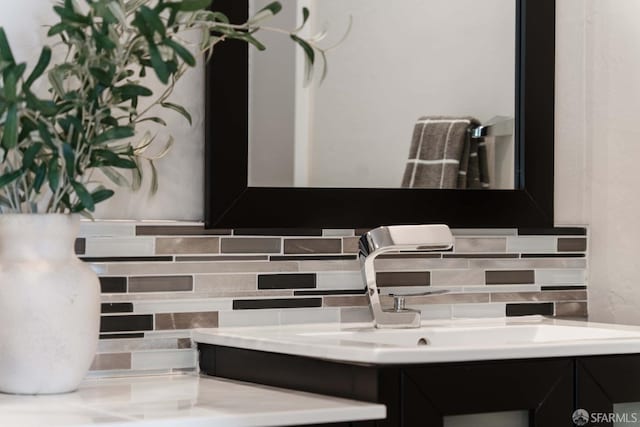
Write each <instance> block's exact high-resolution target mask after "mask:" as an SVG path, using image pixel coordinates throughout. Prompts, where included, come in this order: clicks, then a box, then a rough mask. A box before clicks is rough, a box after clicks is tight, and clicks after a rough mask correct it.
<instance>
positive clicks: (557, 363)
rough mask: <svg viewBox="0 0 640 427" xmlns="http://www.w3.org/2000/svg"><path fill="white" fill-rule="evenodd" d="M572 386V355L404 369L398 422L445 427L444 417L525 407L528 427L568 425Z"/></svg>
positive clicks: (561, 426)
mask: <svg viewBox="0 0 640 427" xmlns="http://www.w3.org/2000/svg"><path fill="white" fill-rule="evenodd" d="M573 385H574V373H573V361H572V360H571V359H546V360H535V359H534V360H524V361H519V360H515V361H496V362H479V363H464V364H462V363H461V364H446V365H422V366H420V367H406V368H403V369H402V372H401V390H402V393H401V394H402V398H401V419H400V423H399V424H398V425H401V426H403V427H413V426H420V427H443V426H444V425H445V417H447V416H455V415H463V414H483V413H491V412H507V411H527V413H528V420H529V426H530V427H570V426H573V422H572V419H571V414H572V413H573V403H574V402H573Z"/></svg>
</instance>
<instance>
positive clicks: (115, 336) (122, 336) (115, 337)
mask: <svg viewBox="0 0 640 427" xmlns="http://www.w3.org/2000/svg"><path fill="white" fill-rule="evenodd" d="M133 338H144V333H142V332H135V333H130V334H100V339H101V340H123V339H133Z"/></svg>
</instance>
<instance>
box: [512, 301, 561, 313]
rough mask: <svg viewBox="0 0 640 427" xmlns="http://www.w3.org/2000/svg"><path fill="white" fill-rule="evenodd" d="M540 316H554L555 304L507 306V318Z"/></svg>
mask: <svg viewBox="0 0 640 427" xmlns="http://www.w3.org/2000/svg"><path fill="white" fill-rule="evenodd" d="M534 314H539V315H542V316H553V303H552V302H546V303H541V304H507V316H508V317H515V316H531V315H534Z"/></svg>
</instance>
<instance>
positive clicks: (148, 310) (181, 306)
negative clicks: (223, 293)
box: [133, 298, 233, 314]
mask: <svg viewBox="0 0 640 427" xmlns="http://www.w3.org/2000/svg"><path fill="white" fill-rule="evenodd" d="M232 309H233V299H231V298H215V299H192V300H174V301H172V300H166V301H162V300H160V301H135V302H134V303H133V312H134V313H135V314H153V313H193V312H199V311H219V310H232Z"/></svg>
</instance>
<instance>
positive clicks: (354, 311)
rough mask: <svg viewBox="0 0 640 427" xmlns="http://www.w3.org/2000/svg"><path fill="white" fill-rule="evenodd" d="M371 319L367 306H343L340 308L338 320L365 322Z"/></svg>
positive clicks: (343, 321)
mask: <svg viewBox="0 0 640 427" xmlns="http://www.w3.org/2000/svg"><path fill="white" fill-rule="evenodd" d="M371 321H373V315H372V314H371V309H370V308H369V307H345V308H341V309H340V322H342V323H367V322H371Z"/></svg>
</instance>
